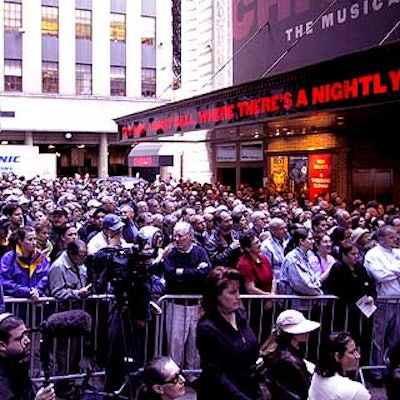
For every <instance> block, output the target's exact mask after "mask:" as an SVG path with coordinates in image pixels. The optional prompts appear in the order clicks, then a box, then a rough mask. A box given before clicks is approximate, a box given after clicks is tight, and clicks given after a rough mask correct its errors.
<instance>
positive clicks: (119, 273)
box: [87, 246, 156, 319]
mask: <svg viewBox="0 0 400 400" xmlns="http://www.w3.org/2000/svg"><path fill="white" fill-rule="evenodd" d="M153 258H154V250H153V249H151V251H149V250H140V249H139V246H132V247H130V248H115V247H106V248H103V249H101V250H99V251H98V252H97V253H96V254H94V255H93V256H92V257H90V260H89V262H88V263H87V268H88V279H89V281H90V282H91V283H92V284H93V292H94V293H95V294H104V293H109V292H110V289H112V290H111V292H112V294H114V295H115V299H116V301H117V305H120V306H122V305H129V306H130V308H131V310H133V311H134V312H135V314H136V315H135V316H134V317H135V319H148V317H149V315H148V304H149V302H150V300H151V275H152V274H154V273H156V271H155V269H154V268H153V265H152V264H151V262H150V261H151V260H152V259H153Z"/></svg>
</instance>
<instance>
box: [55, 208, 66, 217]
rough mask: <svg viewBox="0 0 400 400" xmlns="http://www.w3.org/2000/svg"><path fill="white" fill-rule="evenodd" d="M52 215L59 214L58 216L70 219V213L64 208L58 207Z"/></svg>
mask: <svg viewBox="0 0 400 400" xmlns="http://www.w3.org/2000/svg"><path fill="white" fill-rule="evenodd" d="M52 214H53V215H54V214H57V215H64V216H66V217H68V211H67V210H66V209H65V208H64V207H57V208H55V209H54V211H53V212H52Z"/></svg>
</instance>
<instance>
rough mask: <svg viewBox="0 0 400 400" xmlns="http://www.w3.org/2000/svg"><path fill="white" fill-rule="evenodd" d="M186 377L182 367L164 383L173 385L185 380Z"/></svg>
mask: <svg viewBox="0 0 400 400" xmlns="http://www.w3.org/2000/svg"><path fill="white" fill-rule="evenodd" d="M184 379H185V377H184V375H183V372H182V370H181V369H180V370H179V371H178V372H177V373H176V374H175V375H174V376H173V377H172V378H171V379H168V380H167V381H164V382H163V385H165V384H169V383H172V384H173V385H176V384H177V383H179V382H180V381H183V380H184Z"/></svg>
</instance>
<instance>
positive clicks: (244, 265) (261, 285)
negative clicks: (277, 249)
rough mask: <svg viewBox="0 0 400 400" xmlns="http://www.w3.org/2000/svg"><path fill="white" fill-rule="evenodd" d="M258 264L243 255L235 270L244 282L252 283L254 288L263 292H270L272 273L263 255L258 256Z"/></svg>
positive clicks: (246, 255)
mask: <svg viewBox="0 0 400 400" xmlns="http://www.w3.org/2000/svg"><path fill="white" fill-rule="evenodd" d="M258 257H259V259H260V262H259V263H257V262H255V261H254V260H253V259H252V258H251V257H250V256H249V255H248V254H243V255H242V256H241V257H240V258H239V261H238V263H237V269H238V270H239V272H240V273H241V274H242V275H243V278H244V282H245V283H247V282H254V285H255V287H256V288H258V289H261V290H263V291H264V292H270V291H271V288H272V279H273V277H274V274H273V272H272V267H271V264H270V263H269V260H268V258H267V256H266V255H265V254H263V253H260V254H259V256H258Z"/></svg>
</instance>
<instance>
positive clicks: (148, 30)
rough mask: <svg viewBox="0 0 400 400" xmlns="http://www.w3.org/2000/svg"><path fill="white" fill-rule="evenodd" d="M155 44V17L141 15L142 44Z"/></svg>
mask: <svg viewBox="0 0 400 400" xmlns="http://www.w3.org/2000/svg"><path fill="white" fill-rule="evenodd" d="M155 45H156V19H155V18H153V17H142V46H152V47H155Z"/></svg>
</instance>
